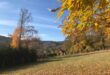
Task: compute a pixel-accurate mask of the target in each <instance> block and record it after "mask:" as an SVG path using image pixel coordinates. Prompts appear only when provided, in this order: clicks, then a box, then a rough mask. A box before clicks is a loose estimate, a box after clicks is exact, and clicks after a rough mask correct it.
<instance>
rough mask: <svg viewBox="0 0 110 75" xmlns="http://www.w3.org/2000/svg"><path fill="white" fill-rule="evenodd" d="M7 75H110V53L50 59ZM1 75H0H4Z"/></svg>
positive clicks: (9, 72) (12, 71)
mask: <svg viewBox="0 0 110 75" xmlns="http://www.w3.org/2000/svg"><path fill="white" fill-rule="evenodd" d="M2 74H5V75H110V51H100V52H94V53H86V54H79V55H74V56H65V57H54V58H48V59H47V60H45V62H43V63H40V64H34V65H30V66H25V67H20V68H17V69H10V71H8V72H4V73H2ZM2 74H0V75H2Z"/></svg>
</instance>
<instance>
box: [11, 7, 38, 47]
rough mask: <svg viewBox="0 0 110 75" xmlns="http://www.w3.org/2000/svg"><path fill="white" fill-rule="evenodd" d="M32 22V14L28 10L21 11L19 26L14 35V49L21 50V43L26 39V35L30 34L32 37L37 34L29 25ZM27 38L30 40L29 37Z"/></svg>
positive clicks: (12, 43)
mask: <svg viewBox="0 0 110 75" xmlns="http://www.w3.org/2000/svg"><path fill="white" fill-rule="evenodd" d="M31 21H32V17H31V13H30V12H29V11H28V10H27V9H21V12H20V18H19V22H18V25H17V27H16V29H15V31H14V33H13V35H12V42H11V46H12V47H13V48H18V49H19V48H21V45H22V44H21V41H22V39H24V35H26V34H27V33H28V35H29V33H30V34H31V35H30V36H32V35H33V32H37V31H35V29H34V28H33V27H32V26H30V25H29V24H30V22H31ZM33 29H34V30H33ZM27 38H29V36H28V37H27Z"/></svg>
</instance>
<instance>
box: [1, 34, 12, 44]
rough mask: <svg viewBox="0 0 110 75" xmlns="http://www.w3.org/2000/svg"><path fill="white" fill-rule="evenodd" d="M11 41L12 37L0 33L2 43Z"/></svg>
mask: <svg viewBox="0 0 110 75" xmlns="http://www.w3.org/2000/svg"><path fill="white" fill-rule="evenodd" d="M10 41H11V39H10V38H9V37H6V36H2V35H0V43H5V42H10Z"/></svg>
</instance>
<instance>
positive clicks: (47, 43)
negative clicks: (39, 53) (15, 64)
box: [0, 35, 63, 47]
mask: <svg viewBox="0 0 110 75" xmlns="http://www.w3.org/2000/svg"><path fill="white" fill-rule="evenodd" d="M10 41H11V38H9V37H6V36H2V35H0V47H1V46H4V45H7V44H9V43H10ZM41 42H42V44H43V45H44V46H56V45H57V46H58V45H61V44H62V43H63V41H41Z"/></svg>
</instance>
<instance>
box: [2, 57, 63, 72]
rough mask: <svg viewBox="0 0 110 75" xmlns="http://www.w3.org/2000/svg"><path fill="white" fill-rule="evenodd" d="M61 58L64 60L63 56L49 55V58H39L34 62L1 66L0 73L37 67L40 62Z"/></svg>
mask: <svg viewBox="0 0 110 75" xmlns="http://www.w3.org/2000/svg"><path fill="white" fill-rule="evenodd" d="M61 60H62V58H56V57H48V58H44V59H38V60H37V61H36V62H32V63H27V64H22V65H16V66H12V67H7V68H0V74H3V73H6V72H7V73H8V72H11V71H16V70H20V69H26V68H29V67H34V66H36V67H37V65H40V64H45V63H48V62H55V61H61Z"/></svg>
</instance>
